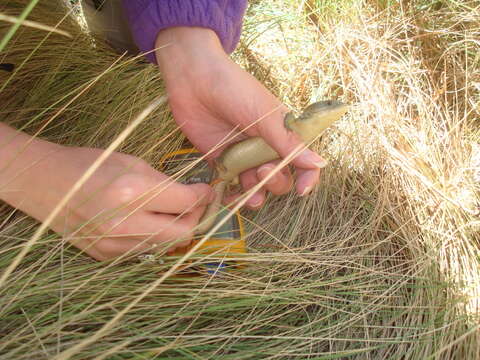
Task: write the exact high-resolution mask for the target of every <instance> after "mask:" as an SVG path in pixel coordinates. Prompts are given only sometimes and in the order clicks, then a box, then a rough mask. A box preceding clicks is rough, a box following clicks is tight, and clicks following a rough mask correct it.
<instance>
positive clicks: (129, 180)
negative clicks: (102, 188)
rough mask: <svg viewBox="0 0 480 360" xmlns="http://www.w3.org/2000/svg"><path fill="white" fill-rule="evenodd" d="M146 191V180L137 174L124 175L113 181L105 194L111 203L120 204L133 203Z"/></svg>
mask: <svg viewBox="0 0 480 360" xmlns="http://www.w3.org/2000/svg"><path fill="white" fill-rule="evenodd" d="M147 191H148V180H147V178H146V177H145V176H143V175H139V174H125V175H122V176H120V177H119V178H117V179H115V180H114V181H113V182H112V184H111V185H110V186H109V188H108V190H107V192H108V195H107V196H109V197H110V198H111V199H112V200H113V201H115V202H119V203H121V204H125V203H129V202H131V201H134V200H135V199H137V198H138V197H140V196H142V195H143V194H145V193H146V192H147Z"/></svg>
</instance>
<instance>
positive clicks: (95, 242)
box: [72, 237, 152, 261]
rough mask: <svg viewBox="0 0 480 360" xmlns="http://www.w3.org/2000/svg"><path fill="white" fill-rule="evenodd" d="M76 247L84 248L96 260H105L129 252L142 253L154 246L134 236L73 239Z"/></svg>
mask: <svg viewBox="0 0 480 360" xmlns="http://www.w3.org/2000/svg"><path fill="white" fill-rule="evenodd" d="M72 243H73V244H74V245H75V247H77V248H79V249H81V250H83V251H84V252H85V253H87V254H88V255H90V256H91V257H93V258H94V259H96V260H100V261H104V260H108V259H113V258H115V257H118V256H121V255H124V254H127V253H132V254H133V253H142V252H146V251H149V250H150V249H151V248H152V245H151V244H148V243H146V242H145V241H142V240H138V239H132V238H122V237H119V238H109V237H107V238H100V237H99V238H89V239H80V240H78V241H77V240H75V241H72Z"/></svg>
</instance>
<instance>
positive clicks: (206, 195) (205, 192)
mask: <svg viewBox="0 0 480 360" xmlns="http://www.w3.org/2000/svg"><path fill="white" fill-rule="evenodd" d="M188 187H189V189H190V190H191V191H193V192H194V193H195V195H196V198H197V201H196V203H195V204H194V205H195V207H199V206H206V205H208V204H210V203H211V202H212V201H213V200H215V197H216V194H215V191H214V190H213V189H212V187H211V186H209V185H207V184H201V183H199V184H192V185H188Z"/></svg>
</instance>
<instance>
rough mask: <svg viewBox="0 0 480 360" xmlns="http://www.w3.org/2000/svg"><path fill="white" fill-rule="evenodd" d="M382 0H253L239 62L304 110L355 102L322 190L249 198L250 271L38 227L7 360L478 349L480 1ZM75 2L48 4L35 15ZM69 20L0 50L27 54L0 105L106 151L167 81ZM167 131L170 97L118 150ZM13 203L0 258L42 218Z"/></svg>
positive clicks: (21, 35)
mask: <svg viewBox="0 0 480 360" xmlns="http://www.w3.org/2000/svg"><path fill="white" fill-rule="evenodd" d="M26 3H27V1H20V0H14V1H12V0H10V1H8V2H7V4H5V5H0V13H3V14H6V15H10V16H16V15H18V14H19V13H20V12H21V11H22V9H23V8H24V7H25V5H26ZM429 3H431V4H429ZM388 4H389V2H388V1H378V0H377V1H373V0H372V1H363V2H361V1H354V0H351V1H344V2H343V1H342V2H334V1H305V2H295V1H293V0H291V1H287V0H283V1H267V0H265V1H261V2H256V3H254V4H252V5H251V8H250V11H249V14H248V17H247V24H246V26H245V32H244V37H243V39H242V45H241V46H240V48H239V50H238V51H237V52H236V54H235V58H236V60H237V61H238V62H239V63H240V64H242V66H244V67H245V68H247V69H248V70H249V71H251V72H252V73H254V74H255V75H256V76H257V77H258V78H259V79H260V80H261V81H262V82H264V83H265V84H266V86H268V87H269V88H270V89H271V90H272V91H273V92H274V93H276V94H277V95H278V96H280V97H281V98H282V99H285V102H286V103H287V104H288V105H290V106H292V107H293V108H297V109H298V108H300V107H302V106H303V105H305V104H307V103H308V102H310V101H312V100H314V99H317V98H324V97H339V98H341V99H344V100H346V101H349V102H351V103H352V104H354V107H353V110H352V111H351V112H350V114H349V115H348V116H347V117H346V118H345V119H344V120H342V121H341V122H340V123H339V124H338V126H337V127H336V128H335V129H333V130H332V131H329V132H328V133H327V134H326V136H324V137H323V138H322V141H321V142H319V143H318V144H316V148H317V149H318V150H319V151H320V152H321V153H322V154H325V155H326V156H328V158H329V159H330V166H329V167H328V168H327V169H326V170H325V172H324V173H323V176H322V185H321V186H319V187H318V188H317V189H316V191H315V193H314V194H313V195H312V196H310V197H308V198H297V197H295V196H285V197H281V198H272V199H270V201H269V202H268V205H267V206H266V207H265V208H264V209H262V210H261V211H260V212H259V213H257V214H253V213H246V212H245V213H244V215H245V216H246V220H247V223H248V228H249V235H248V239H247V241H248V244H249V250H250V253H249V255H248V256H246V257H245V258H244V259H243V260H244V261H246V262H247V263H248V266H247V267H246V268H245V269H244V270H243V271H242V272H233V273H228V274H225V275H224V276H216V277H212V278H208V277H205V278H190V279H186V278H185V279H181V280H180V279H178V278H174V277H172V278H168V279H165V281H162V282H160V281H159V278H160V275H159V274H162V273H165V271H167V270H168V269H169V268H171V266H172V265H174V264H175V262H176V261H177V259H176V258H173V257H172V258H168V259H167V261H166V263H165V264H163V265H156V266H153V267H152V266H151V265H146V264H132V263H131V262H128V261H126V260H125V261H120V262H116V263H109V264H99V263H95V262H93V261H92V260H91V259H89V258H88V257H86V256H84V255H82V254H80V253H79V252H78V251H76V250H75V249H72V248H70V247H68V246H67V244H65V243H63V242H62V239H60V238H59V237H58V236H56V235H55V234H46V235H43V236H42V237H41V238H40V240H39V241H38V242H37V243H36V244H35V246H34V247H33V249H32V251H30V252H29V253H28V255H27V256H26V258H25V259H24V260H23V262H22V263H21V264H20V266H19V267H18V268H17V269H16V271H15V272H14V273H12V274H11V275H10V276H9V277H8V279H7V282H6V283H5V284H4V286H3V287H2V288H0V295H1V297H0V299H1V300H0V304H1V306H0V318H1V320H0V334H1V335H2V341H1V342H0V359H3V358H5V359H12V358H15V359H30V358H39V359H40V358H51V357H54V356H55V355H58V354H60V355H59V356H58V357H59V358H75V359H86V358H95V357H98V358H108V359H125V358H136V359H137V358H138V359H144V358H155V357H157V358H182V359H184V358H185V359H190V358H192V359H204V358H214V357H221V358H225V359H229V358H231V359H252V358H301V359H339V358H341V359H344V358H358V359H474V358H479V357H480V346H479V345H478V344H479V343H480V332H479V326H478V320H479V307H480V303H479V302H480V297H479V296H480V294H479V291H480V289H479V284H480V267H479V260H480V258H479V244H480V216H479V204H480V203H479V194H480V186H479V180H480V131H479V130H478V129H479V125H480V121H479V114H480V105H479V104H480V70H479V60H480V56H479V55H478V54H479V53H480V52H479V47H480V46H479V45H480V42H479V39H480V27H479V25H478V24H480V2H478V1H463V2H456V1H453V0H449V1H447V0H445V1H436V2H427V1H410V2H406V1H404V2H394V3H392V4H390V5H388ZM387 5H388V6H387ZM47 14H48V16H47ZM63 14H64V12H62V11H59V9H58V6H57V4H55V3H53V2H50V4H49V3H48V2H46V1H44V2H40V3H39V4H38V5H37V7H36V9H35V10H34V11H33V13H32V14H31V16H29V19H30V20H32V21H36V22H39V23H42V24H44V25H49V26H55V25H56V24H57V22H58V21H59V20H60V19H61V18H62V16H63ZM9 26H10V24H6V23H1V22H0V36H1V34H4V33H5V32H6V30H7V29H8V27H9ZM59 28H60V29H61V30H65V31H68V32H69V33H70V34H71V35H72V36H74V37H75V40H74V41H72V40H71V39H68V38H66V37H64V36H62V35H59V34H56V33H48V32H45V31H39V30H38V29H30V28H26V27H21V28H20V30H19V31H17V33H16V34H15V36H14V37H13V39H12V40H11V41H10V42H9V44H8V46H7V48H6V49H5V50H4V51H3V52H2V54H0V62H12V63H15V64H17V70H16V72H15V73H14V74H12V75H10V74H8V73H5V72H0V88H1V89H2V90H1V93H2V97H1V100H0V101H1V104H2V105H1V114H2V119H3V121H6V122H7V123H9V124H11V125H14V126H16V127H22V128H23V129H25V131H27V132H29V133H34V132H36V131H38V130H39V129H43V130H42V131H41V134H40V135H39V136H41V137H44V138H48V139H50V140H52V141H56V142H60V143H63V144H74V145H81V146H98V147H103V148H106V147H107V146H108V145H109V144H110V143H112V141H114V139H116V138H117V137H118V136H119V134H121V132H122V130H123V129H124V128H125V127H126V126H127V124H129V123H131V121H132V119H133V118H134V117H135V116H136V114H137V113H139V112H140V110H141V109H143V108H145V107H146V105H147V104H148V103H149V102H150V101H151V100H152V99H153V98H155V97H156V96H158V95H159V94H161V93H162V91H163V90H162V84H161V80H160V78H159V74H158V71H157V70H156V69H155V68H153V67H152V66H149V65H147V64H145V63H142V62H141V61H139V60H138V59H137V60H135V59H130V58H129V59H127V58H122V59H120V60H119V59H118V56H117V55H116V54H114V53H112V52H111V51H110V50H109V49H108V48H107V47H105V46H104V45H102V44H101V43H99V42H97V43H96V46H92V43H91V40H90V39H89V38H88V37H87V36H85V34H83V33H82V32H81V30H80V28H79V27H78V26H77V25H76V24H75V23H74V22H73V21H72V20H71V19H68V18H67V19H66V20H65V21H63V22H62V24H61V25H60V26H59ZM113 63H115V65H114V66H113V67H112V68H111V69H110V70H109V71H107V72H106V73H105V74H103V73H104V72H105V71H106V70H107V69H109V68H110V67H111V66H112V64H113ZM20 64H21V65H20ZM100 74H103V75H102V76H101V77H100V78H99V80H98V81H96V82H95V83H94V84H92V85H91V86H89V88H88V90H86V91H85V87H86V86H87V85H89V84H91V82H92V80H93V79H96V78H97V77H98V76H99V75H100ZM82 91H84V93H82V94H81V95H80V96H79V97H78V98H77V99H76V100H75V101H74V102H72V103H71V104H69V105H68V106H67V107H66V108H65V109H64V110H62V111H61V112H60V113H59V115H58V116H56V117H55V118H54V119H53V120H52V116H53V115H54V114H56V113H57V112H59V110H61V109H62V108H63V107H64V106H65V105H66V104H67V103H68V102H69V101H71V100H72V99H73V98H74V97H75V96H76V95H78V94H80V93H81V92H82ZM174 130H175V126H174V123H173V121H172V120H171V118H170V117H169V116H168V112H160V113H159V114H158V115H155V116H152V117H149V118H148V119H147V120H145V121H144V122H143V123H142V124H141V125H140V126H138V127H137V128H136V130H135V132H134V133H133V134H132V135H131V136H129V137H128V139H127V140H126V141H125V142H123V143H122V146H121V148H120V150H121V151H124V152H127V153H130V154H134V155H136V156H140V157H142V158H144V159H146V160H147V161H149V162H150V163H152V164H156V163H158V160H159V159H160V157H161V156H162V155H163V154H164V153H165V152H167V151H171V150H173V149H175V148H178V147H179V146H180V144H181V143H182V141H183V139H182V138H181V136H180V135H179V136H178V137H176V138H175V139H172V140H171V141H170V142H168V143H167V142H162V143H160V142H159V139H160V138H162V136H161V135H162V134H166V133H169V132H171V131H174ZM1 214H2V215H1V218H0V226H1V228H0V239H1V240H0V268H2V269H6V268H7V266H8V264H10V263H11V261H13V259H14V258H15V256H16V255H17V254H18V252H19V251H20V248H21V246H22V244H24V243H25V242H26V241H27V240H28V239H30V238H31V236H32V234H33V233H34V232H35V230H36V229H38V225H37V224H36V223H35V222H34V221H32V220H31V219H29V218H28V217H26V216H24V215H22V214H21V213H19V212H18V211H15V210H13V209H11V208H9V207H8V206H6V205H5V206H3V208H2V210H1ZM197 260H198V261H199V262H202V261H209V260H208V259H205V258H201V257H197ZM127 310H128V311H127ZM105 324H108V326H107V327H105ZM83 345H85V346H83ZM87 345H88V346H87Z"/></svg>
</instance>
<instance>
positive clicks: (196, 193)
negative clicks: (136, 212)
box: [144, 182, 215, 214]
mask: <svg viewBox="0 0 480 360" xmlns="http://www.w3.org/2000/svg"><path fill="white" fill-rule="evenodd" d="M213 199H215V193H214V191H213V189H212V188H211V187H210V186H209V185H207V184H192V185H184V184H180V183H177V182H170V183H169V184H168V185H167V186H162V185H160V186H157V189H156V190H155V193H154V194H153V197H152V199H151V200H150V201H148V203H147V204H146V205H145V207H144V209H145V210H148V211H152V212H157V213H163V214H183V213H188V212H192V211H194V210H195V209H196V208H197V207H202V206H205V205H207V204H209V203H210V202H211V201H213Z"/></svg>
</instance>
